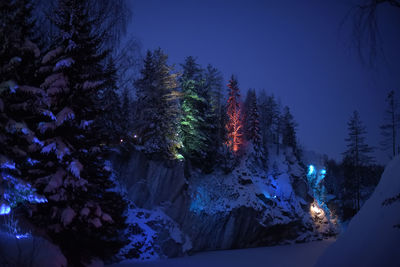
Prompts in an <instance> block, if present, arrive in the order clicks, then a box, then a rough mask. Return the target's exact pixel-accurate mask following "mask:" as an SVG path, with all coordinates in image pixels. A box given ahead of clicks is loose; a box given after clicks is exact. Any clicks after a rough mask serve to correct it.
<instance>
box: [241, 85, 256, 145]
mask: <svg viewBox="0 0 400 267" xmlns="http://www.w3.org/2000/svg"><path fill="white" fill-rule="evenodd" d="M254 101H256V103H257V99H256V91H255V90H254V89H249V90H247V94H246V99H245V100H244V103H243V111H244V112H243V113H244V114H243V117H244V120H243V121H244V134H245V137H246V139H247V140H250V136H249V135H250V133H249V128H250V115H251V112H252V108H253V106H252V105H253V103H254Z"/></svg>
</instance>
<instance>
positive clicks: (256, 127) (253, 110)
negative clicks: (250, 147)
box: [246, 90, 261, 147]
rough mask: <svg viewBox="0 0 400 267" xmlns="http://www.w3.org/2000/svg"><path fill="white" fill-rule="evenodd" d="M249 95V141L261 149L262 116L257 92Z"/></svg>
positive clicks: (247, 116) (247, 131)
mask: <svg viewBox="0 0 400 267" xmlns="http://www.w3.org/2000/svg"><path fill="white" fill-rule="evenodd" d="M249 91H250V90H249ZM252 91H253V92H252V93H251V94H250V96H249V95H248V99H249V100H248V101H249V103H248V105H247V115H246V118H247V124H246V125H247V130H246V133H247V139H248V140H249V141H251V142H252V143H253V144H254V145H255V146H256V147H261V134H260V122H259V117H260V114H259V112H258V106H257V96H256V92H255V90H252Z"/></svg>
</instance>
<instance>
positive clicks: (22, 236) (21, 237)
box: [15, 233, 30, 239]
mask: <svg viewBox="0 0 400 267" xmlns="http://www.w3.org/2000/svg"><path fill="white" fill-rule="evenodd" d="M29 236H30V235H29V234H28V233H26V234H19V235H15V237H16V238H17V239H24V238H28V237H29Z"/></svg>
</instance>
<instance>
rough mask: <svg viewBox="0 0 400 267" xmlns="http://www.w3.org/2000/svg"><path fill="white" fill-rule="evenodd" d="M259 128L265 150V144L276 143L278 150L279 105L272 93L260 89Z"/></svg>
mask: <svg viewBox="0 0 400 267" xmlns="http://www.w3.org/2000/svg"><path fill="white" fill-rule="evenodd" d="M259 111H260V126H261V127H260V130H261V137H262V142H263V144H264V149H265V150H267V144H273V143H275V144H277V153H278V152H279V144H278V141H279V133H280V112H279V105H278V103H277V102H276V100H275V97H274V95H270V96H269V95H267V94H266V93H265V91H261V95H260V103H259Z"/></svg>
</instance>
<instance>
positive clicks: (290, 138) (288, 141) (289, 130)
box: [281, 106, 297, 153]
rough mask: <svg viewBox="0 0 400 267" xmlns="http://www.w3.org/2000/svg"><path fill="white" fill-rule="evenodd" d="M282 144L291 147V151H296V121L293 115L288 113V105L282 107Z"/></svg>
mask: <svg viewBox="0 0 400 267" xmlns="http://www.w3.org/2000/svg"><path fill="white" fill-rule="evenodd" d="M281 121H282V124H281V125H282V144H283V145H285V146H288V147H291V148H293V151H294V152H295V153H296V152H297V141H296V126H297V124H296V122H295V121H294V118H293V115H292V114H291V113H290V109H289V107H287V106H286V107H285V108H284V109H283V115H282V119H281Z"/></svg>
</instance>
